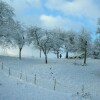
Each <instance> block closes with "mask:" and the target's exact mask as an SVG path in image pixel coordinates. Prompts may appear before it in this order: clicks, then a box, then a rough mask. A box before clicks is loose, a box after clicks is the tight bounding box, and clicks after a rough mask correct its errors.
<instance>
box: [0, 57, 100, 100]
mask: <svg viewBox="0 0 100 100" xmlns="http://www.w3.org/2000/svg"><path fill="white" fill-rule="evenodd" d="M0 59H1V62H3V67H4V69H3V70H1V72H0V73H1V75H0V80H1V82H2V83H3V84H4V83H6V82H7V83H8V84H7V83H6V84H5V85H6V86H3V85H1V86H0V87H2V88H1V89H2V91H3V92H0V94H1V97H4V98H6V97H7V96H6V95H4V94H5V92H7V91H6V89H7V90H8V91H9V90H10V84H11V93H10V92H9V93H10V94H9V98H11V99H7V100H16V99H13V98H14V97H16V96H18V97H19V98H18V99H17V100H33V98H34V100H81V99H79V97H78V99H77V98H76V99H75V95H77V94H76V93H77V92H79V93H80V94H82V89H83V87H84V91H83V92H84V93H89V94H90V95H91V98H92V100H100V86H99V85H100V61H99V60H94V59H90V58H89V59H88V60H87V66H82V63H83V60H79V59H77V60H73V59H49V63H48V64H45V63H44V59H35V58H33V59H27V58H23V59H22V60H21V61H19V60H18V58H15V57H4V56H2V57H0ZM9 68H10V70H11V75H10V76H9V75H8V74H9ZM0 69H1V68H0ZM20 73H22V78H21V80H20ZM3 74H4V75H5V76H4V75H3ZM35 75H36V85H35V84H34V79H35ZM3 76H4V77H5V78H3ZM26 76H27V80H26ZM55 79H56V87H55V91H54V90H53V89H54V84H55ZM13 89H14V90H13ZM18 89H19V90H18ZM20 89H21V90H20ZM17 92H18V94H19V95H18V94H17ZM12 93H14V96H12V97H11V95H12ZM33 94H35V95H33ZM23 95H25V97H23ZM72 95H73V96H72ZM20 97H22V99H20ZM29 97H30V99H29ZM35 97H36V98H35ZM73 97H74V99H72V98H73ZM0 100H2V99H0ZM3 100H6V99H3ZM82 100H90V99H82Z"/></svg>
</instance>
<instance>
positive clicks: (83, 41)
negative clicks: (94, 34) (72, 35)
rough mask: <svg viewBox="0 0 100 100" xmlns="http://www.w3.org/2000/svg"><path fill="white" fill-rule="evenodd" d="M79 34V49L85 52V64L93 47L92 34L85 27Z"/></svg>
mask: <svg viewBox="0 0 100 100" xmlns="http://www.w3.org/2000/svg"><path fill="white" fill-rule="evenodd" d="M80 33H81V34H80V35H79V48H78V50H79V51H81V52H83V54H84V64H86V58H87V53H89V50H90V47H91V43H90V42H91V36H90V34H89V32H88V31H87V30H85V29H84V28H83V29H82V30H81V32H80Z"/></svg>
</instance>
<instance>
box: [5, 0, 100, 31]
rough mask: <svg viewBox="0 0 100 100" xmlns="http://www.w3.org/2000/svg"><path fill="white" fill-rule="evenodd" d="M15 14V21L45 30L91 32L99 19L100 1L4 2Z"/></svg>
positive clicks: (40, 0) (12, 0)
mask: <svg viewBox="0 0 100 100" xmlns="http://www.w3.org/2000/svg"><path fill="white" fill-rule="evenodd" d="M4 1H6V2H7V3H9V4H10V5H11V6H12V7H13V8H14V12H15V15H16V16H15V17H16V19H17V20H19V21H21V22H22V23H24V24H25V25H27V26H29V25H37V26H41V27H45V28H64V29H66V30H69V29H74V30H79V29H80V28H82V27H85V28H87V29H89V30H92V32H93V31H94V32H95V30H96V28H97V19H98V18H99V17H100V0H4Z"/></svg>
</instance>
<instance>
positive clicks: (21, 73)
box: [20, 71, 22, 79]
mask: <svg viewBox="0 0 100 100" xmlns="http://www.w3.org/2000/svg"><path fill="white" fill-rule="evenodd" d="M20 79H22V71H21V73H20Z"/></svg>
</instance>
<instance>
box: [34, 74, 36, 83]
mask: <svg viewBox="0 0 100 100" xmlns="http://www.w3.org/2000/svg"><path fill="white" fill-rule="evenodd" d="M34 84H36V74H35V77H34Z"/></svg>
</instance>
